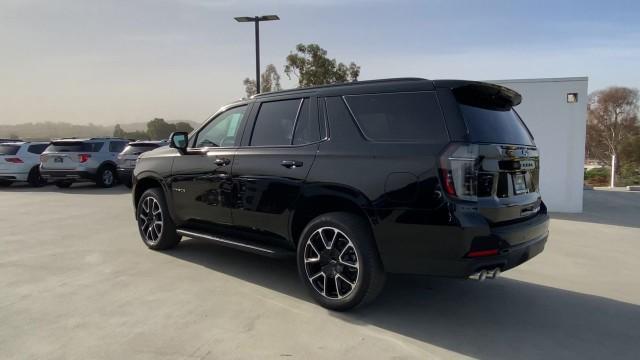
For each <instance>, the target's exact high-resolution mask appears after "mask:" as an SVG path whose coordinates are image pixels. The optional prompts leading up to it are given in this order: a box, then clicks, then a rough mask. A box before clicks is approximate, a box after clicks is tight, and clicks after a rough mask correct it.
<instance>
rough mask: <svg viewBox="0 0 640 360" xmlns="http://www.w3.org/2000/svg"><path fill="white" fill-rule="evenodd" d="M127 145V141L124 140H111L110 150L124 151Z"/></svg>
mask: <svg viewBox="0 0 640 360" xmlns="http://www.w3.org/2000/svg"><path fill="white" fill-rule="evenodd" d="M125 146H127V143H126V142H124V141H111V142H109V152H117V153H119V152H122V150H124V148H125Z"/></svg>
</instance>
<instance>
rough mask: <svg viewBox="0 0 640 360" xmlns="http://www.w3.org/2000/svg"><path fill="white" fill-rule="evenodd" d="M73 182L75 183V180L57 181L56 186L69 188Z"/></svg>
mask: <svg viewBox="0 0 640 360" xmlns="http://www.w3.org/2000/svg"><path fill="white" fill-rule="evenodd" d="M71 184H73V181H56V186H57V187H59V188H60V189H68V188H69V187H70V186H71Z"/></svg>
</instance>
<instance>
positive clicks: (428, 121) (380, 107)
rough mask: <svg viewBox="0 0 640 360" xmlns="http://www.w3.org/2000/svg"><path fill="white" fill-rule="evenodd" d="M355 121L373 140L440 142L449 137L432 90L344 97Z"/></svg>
mask: <svg viewBox="0 0 640 360" xmlns="http://www.w3.org/2000/svg"><path fill="white" fill-rule="evenodd" d="M345 101H346V102H347V105H349V108H350V109H351V111H352V112H353V116H354V117H355V120H356V122H357V123H358V125H359V126H360V128H361V129H362V132H363V133H364V135H365V136H366V137H368V138H369V139H371V140H374V141H399V142H428V143H440V142H446V141H447V140H448V135H447V129H446V127H445V125H444V119H443V117H442V112H441V110H440V106H439V104H438V100H437V98H436V94H435V93H433V92H412V93H389V94H371V95H351V96H345Z"/></svg>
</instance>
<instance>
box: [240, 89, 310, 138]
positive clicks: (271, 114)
mask: <svg viewBox="0 0 640 360" xmlns="http://www.w3.org/2000/svg"><path fill="white" fill-rule="evenodd" d="M301 101H302V99H292V100H281V101H272V102H263V103H262V104H261V105H260V110H259V111H258V116H257V118H256V122H255V125H254V126H253V134H252V135H251V143H250V145H251V146H268V145H276V146H277V145H291V143H292V137H293V127H294V125H295V121H296V116H297V115H298V111H299V109H300V105H301ZM308 113H309V111H307V114H308Z"/></svg>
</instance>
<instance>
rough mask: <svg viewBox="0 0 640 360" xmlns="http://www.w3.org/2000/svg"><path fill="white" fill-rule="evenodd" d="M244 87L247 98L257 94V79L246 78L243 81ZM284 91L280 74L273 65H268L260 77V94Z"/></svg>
mask: <svg viewBox="0 0 640 360" xmlns="http://www.w3.org/2000/svg"><path fill="white" fill-rule="evenodd" d="M242 84H243V85H244V91H245V93H246V94H247V98H250V97H252V96H253V95H255V94H256V81H255V79H249V78H246V79H244V80H243V81H242ZM278 90H282V86H280V74H278V70H276V67H275V66H274V65H273V64H269V65H267V67H266V69H265V70H264V72H263V73H262V74H261V75H260V92H261V93H264V92H271V91H278Z"/></svg>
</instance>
